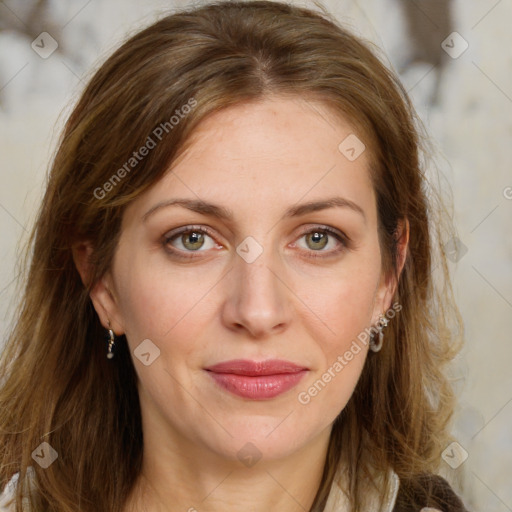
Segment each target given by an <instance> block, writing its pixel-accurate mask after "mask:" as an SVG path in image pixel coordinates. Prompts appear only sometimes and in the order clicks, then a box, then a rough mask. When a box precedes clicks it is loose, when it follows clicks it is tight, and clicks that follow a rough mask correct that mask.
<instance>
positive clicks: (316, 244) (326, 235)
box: [299, 226, 348, 258]
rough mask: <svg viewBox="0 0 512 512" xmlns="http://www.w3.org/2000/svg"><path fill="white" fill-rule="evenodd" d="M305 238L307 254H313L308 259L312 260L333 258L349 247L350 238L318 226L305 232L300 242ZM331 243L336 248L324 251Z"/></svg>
mask: <svg viewBox="0 0 512 512" xmlns="http://www.w3.org/2000/svg"><path fill="white" fill-rule="evenodd" d="M303 238H304V239H305V241H306V250H307V252H309V253H311V254H308V257H311V258H323V257H328V256H332V255H334V254H338V253H339V252H341V251H343V250H344V249H345V248H347V247H348V237H346V236H345V235H343V234H342V233H341V232H338V231H337V230H334V229H332V228H330V227H328V226H316V227H314V228H312V229H309V230H307V231H304V232H303V233H302V235H301V237H300V239H299V240H301V239H303ZM331 241H333V244H331V245H334V246H335V247H334V248H333V249H331V250H324V249H325V247H327V246H328V245H329V243H330V242H331ZM308 249H309V250H308ZM315 253H321V254H315Z"/></svg>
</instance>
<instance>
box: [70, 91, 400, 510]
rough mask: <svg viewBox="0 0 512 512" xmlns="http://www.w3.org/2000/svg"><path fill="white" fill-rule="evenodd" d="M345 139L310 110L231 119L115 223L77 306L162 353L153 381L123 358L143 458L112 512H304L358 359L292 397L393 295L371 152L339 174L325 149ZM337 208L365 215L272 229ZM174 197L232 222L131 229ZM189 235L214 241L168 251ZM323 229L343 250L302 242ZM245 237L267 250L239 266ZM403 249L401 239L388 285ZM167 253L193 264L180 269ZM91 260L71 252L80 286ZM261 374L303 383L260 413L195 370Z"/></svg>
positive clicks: (176, 212) (289, 106)
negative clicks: (106, 259)
mask: <svg viewBox="0 0 512 512" xmlns="http://www.w3.org/2000/svg"><path fill="white" fill-rule="evenodd" d="M313 107H314V108H313ZM327 121H328V122H327ZM351 133H354V130H353V129H352V127H351V126H350V124H349V123H348V122H346V121H343V120H340V119H339V118H338V117H336V118H335V117H334V116H333V115H332V113H331V112H329V110H327V108H326V107H325V106H323V105H322V104H321V103H314V102H311V101H307V102H306V101H304V100H302V99H300V98H291V97H271V98H270V97H269V98H266V99H265V100H261V101H259V102H257V103H248V104H243V105H237V106H234V107H230V108H229V109H227V110H224V111H221V112H217V113H215V114H213V115H211V116H210V117H208V118H207V119H206V120H205V121H204V122H203V123H202V124H201V126H200V127H199V128H198V129H197V130H196V132H195V134H194V139H193V142H192V144H191V146H190V148H189V150H188V151H187V152H186V153H184V154H183V155H182V156H181V157H180V158H179V159H178V160H177V161H175V162H174V164H173V166H172V168H171V169H170V172H168V173H167V174H166V175H165V176H164V177H163V178H162V179H161V180H160V181H159V182H158V183H156V184H155V185H154V186H153V187H152V188H151V189H149V190H148V191H147V192H145V193H144V194H143V195H141V196H140V197H138V198H137V199H136V200H135V201H134V202H133V203H131V204H130V205H129V207H128V208H127V210H126V211H125V214H124V217H123V224H122V232H121V237H120V241H119V245H118V248H117V251H116V253H115V257H114V261H113V264H112V267H111V270H110V271H109V272H108V273H107V274H105V275H104V276H103V278H102V279H101V280H100V281H99V282H98V283H97V284H96V285H95V287H94V289H93V292H92V293H91V299H92V301H93V303H94V307H95V308H96V311H97V313H98V315H99V317H100V319H101V322H102V324H103V325H104V327H105V328H108V326H109V323H110V325H111V328H112V329H113V330H114V332H115V333H116V334H117V335H120V334H122V333H125V334H126V336H127V340H128V343H129V346H130V349H131V351H132V355H133V351H134V350H135V349H136V348H137V346H138V345H139V344H140V343H141V342H142V341H143V340H145V339H150V340H151V341H152V343H154V344H155V345H156V346H157V347H158V348H159V349H160V356H159V357H158V358H156V359H155V360H154V362H152V364H150V365H149V366H145V365H144V364H142V363H141V361H140V360H139V359H138V358H137V357H133V360H134V365H135V368H136V372H137V375H138V379H139V383H138V387H139V395H140V402H141V412H142V419H143V432H144V456H143V472H142V473H143V474H142V476H141V478H140V479H139V481H138V482H137V485H136V486H135V487H134V489H133V491H132V494H131V496H130V498H129V499H128V501H127V503H126V504H125V508H124V511H125V512H127V511H131V510H133V511H135V510H137V511H141V510H147V511H171V510H172V511H177V510H180V511H187V510H189V511H192V510H198V511H201V512H203V511H204V512H208V511H220V510H222V511H224V512H225V511H227V512H229V511H235V510H236V511H239V510H251V511H255V512H259V511H261V512H267V511H268V510H281V511H283V512H292V511H293V512H298V511H300V512H303V511H304V510H309V508H310V507H311V505H312V503H313V500H314V497H315V494H316V492H317V490H318V487H319V484H320V479H321V474H322V470H323V466H324V462H325V456H326V452H327V445H328V440H329V434H330V432H331V428H332V423H333V421H334V420H335V418H336V417H337V416H338V414H339V413H340V411H341V410H342V409H343V408H344V407H345V405H346V403H347V402H348V400H349V398H350V396H351V394H352V392H353V390H354V387H355V385H356V383H357V380H358V378H359V376H360V374H361V371H362V368H363V365H364V362H365V358H366V355H367V351H368V347H367V346H364V345H362V350H361V351H360V352H359V353H358V354H357V355H355V356H354V358H353V359H352V361H350V362H349V363H348V364H347V365H346V366H345V367H344V369H343V371H341V372H339V373H338V374H337V375H336V377H335V378H333V379H332V380H331V382H329V383H328V384H327V385H326V386H325V388H324V389H322V390H321V392H319V393H318V394H317V395H316V396H314V397H312V398H311V400H310V401H309V403H307V404H301V403H300V402H299V401H298V394H299V393H300V392H302V391H304V390H307V389H308V388H309V387H310V386H311V385H312V384H313V383H314V382H315V381H317V380H318V379H319V378H320V377H321V375H322V374H323V373H324V372H325V371H326V370H327V369H328V368H329V367H332V365H333V363H334V362H335V361H336V358H337V357H338V356H340V355H343V354H344V353H345V352H346V350H347V349H348V348H349V347H350V345H351V343H352V341H353V340H355V339H356V337H357V335H358V334H359V333H361V332H362V331H364V329H365V328H368V327H370V326H371V325H373V324H376V322H377V320H378V317H379V314H381V313H384V312H385V311H386V310H387V309H388V308H389V307H390V305H391V301H392V297H393V293H394V291H395V288H396V282H395V281H394V280H393V279H392V278H391V277H389V278H388V277H386V276H385V275H383V273H382V270H381V264H380V262H381V254H380V247H379V243H378V236H377V211H376V201H375V194H374V191H373V188H372V185H371V182H370V177H369V172H368V157H369V155H368V152H369V150H366V151H365V152H363V153H362V154H361V156H359V157H358V158H357V159H356V160H355V161H352V162H351V161H349V160H348V159H347V158H346V157H345V156H344V155H343V154H342V153H341V152H340V151H339V149H338V145H339V144H340V142H341V141H342V140H343V139H344V138H345V137H347V136H348V135H349V134H351ZM333 196H341V197H343V198H345V199H348V200H350V201H352V202H354V203H355V204H357V205H358V206H359V207H360V208H361V209H362V211H363V214H364V215H363V214H361V213H359V212H357V211H355V210H353V209H351V208H349V207H335V208H328V209H324V210H321V211H316V212H312V213H307V214H305V215H302V216H300V217H294V218H283V214H284V211H285V210H286V209H287V208H288V207H291V206H295V205H296V204H298V203H300V204H302V203H305V202H309V201H314V200H320V199H326V198H330V197H333ZM178 197H179V198H190V199H202V200H205V201H208V202H212V203H215V204H218V205H222V206H224V207H226V208H229V209H230V210H231V211H232V213H233V219H232V220H231V221H225V220H220V219H217V218H215V217H213V216H210V215H204V214H201V213H197V212H192V211H190V210H188V209H186V208H184V207H181V206H168V207H163V208H159V209H157V210H155V211H154V212H153V213H152V214H151V215H149V217H147V218H146V220H145V221H144V220H143V216H144V214H145V213H146V212H148V211H149V210H151V209H152V208H153V207H154V206H155V205H157V204H158V203H160V202H162V201H168V200H170V199H172V198H178ZM188 225H193V226H194V227H195V228H197V227H198V226H209V227H210V228H211V230H212V232H213V237H210V235H204V244H203V245H202V246H201V242H197V241H194V240H193V239H192V240H191V239H190V236H189V237H188V238H187V237H182V236H181V235H180V236H177V237H175V238H174V239H173V240H172V241H168V242H166V240H165V236H166V235H167V238H168V235H169V234H170V233H171V232H173V231H175V230H176V229H177V228H180V227H183V226H188ZM322 226H330V227H332V228H333V229H334V230H338V231H339V232H341V233H344V234H345V235H346V236H347V237H348V238H349V240H350V241H349V242H348V243H347V245H346V246H345V245H343V243H342V242H340V241H338V240H337V239H336V238H335V237H334V236H332V235H329V234H328V235H327V236H328V238H327V240H325V239H322V238H321V239H320V241H319V240H318V239H312V236H311V235H305V234H304V231H308V230H309V229H310V228H311V229H313V230H314V228H320V227H322ZM317 230H318V229H317ZM192 231H194V229H192ZM190 234H191V233H189V235H190ZM248 236H250V237H253V238H254V239H255V240H256V241H257V242H258V244H259V245H260V246H261V247H262V249H263V252H262V253H261V254H260V255H259V256H258V257H257V258H256V259H255V261H253V262H251V263H248V262H247V261H246V260H244V259H243V258H242V257H240V256H239V255H238V254H237V252H236V248H237V246H239V245H240V244H241V242H242V241H244V239H245V238H246V237H248ZM183 238H185V240H184V239H183ZM407 240H408V232H407V230H404V231H403V232H402V236H401V238H400V244H399V250H400V254H401V260H400V261H401V262H400V270H401V266H402V264H403V260H404V258H405V252H406V247H407ZM187 241H188V242H187ZM326 242H327V243H326ZM184 243H185V244H187V243H188V245H183V244H184ZM169 248H174V249H175V250H176V251H177V252H180V251H181V254H185V253H187V250H188V253H187V254H192V255H193V256H195V258H194V259H189V260H187V259H179V258H178V257H176V256H172V254H171V252H170V249H169ZM191 248H192V249H191ZM194 248H196V250H195V251H194V250H193V249H194ZM336 249H340V251H338V252H336ZM91 250H92V248H91V247H90V245H89V244H87V243H84V244H82V245H81V246H79V247H78V248H77V249H76V251H75V261H76V262H77V267H78V269H79V271H80V273H81V274H82V278H83V279H84V280H86V279H87V255H88V254H89V253H90V251H91ZM315 255H318V256H319V257H318V258H314V257H313V256H315ZM322 255H323V256H322ZM273 358H276V359H285V360H289V361H292V362H294V363H297V364H300V365H304V366H306V367H307V368H309V372H308V373H307V374H306V376H305V377H304V378H303V379H302V381H301V382H300V383H299V384H298V386H296V387H295V388H293V389H292V390H290V391H287V392H286V393H284V394H282V395H280V396H278V397H275V398H273V399H270V400H249V399H244V398H241V397H238V396H235V395H232V394H231V393H229V392H227V391H225V390H224V389H222V388H220V387H219V386H218V385H217V384H216V382H214V380H213V379H212V378H211V376H210V375H209V374H208V373H207V372H206V371H205V370H204V368H205V367H207V366H210V365H212V364H215V363H218V362H222V361H226V360H231V359H253V360H258V361H260V360H264V359H273ZM248 442H250V443H252V446H253V447H254V448H253V447H251V448H250V450H253V452H255V453H258V454H261V459H260V460H259V461H258V462H257V463H256V464H254V465H253V466H252V467H247V466H246V465H244V464H243V463H242V462H241V461H240V460H239V457H238V456H237V452H238V451H239V450H240V449H241V448H242V447H244V445H246V443H248Z"/></svg>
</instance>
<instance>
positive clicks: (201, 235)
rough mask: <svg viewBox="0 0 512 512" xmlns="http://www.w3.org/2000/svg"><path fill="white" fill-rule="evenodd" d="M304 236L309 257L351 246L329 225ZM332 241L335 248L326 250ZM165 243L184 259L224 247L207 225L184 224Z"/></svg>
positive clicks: (302, 236)
mask: <svg viewBox="0 0 512 512" xmlns="http://www.w3.org/2000/svg"><path fill="white" fill-rule="evenodd" d="M303 238H304V239H305V240H306V247H305V251H306V252H307V253H309V254H308V255H307V257H310V258H325V257H329V256H333V255H336V254H338V253H340V252H341V251H343V250H344V249H346V248H347V247H348V246H349V239H348V237H347V236H345V235H344V234H343V233H341V232H338V231H337V230H334V229H333V228H330V227H329V226H316V227H314V228H311V229H309V230H307V231H304V232H302V234H301V235H300V237H299V240H301V239H303ZM331 241H333V243H332V244H331V245H334V248H331V249H330V250H324V249H325V248H326V247H328V246H329V244H330V242H331ZM163 245H164V247H165V248H166V250H168V251H169V252H171V253H172V254H173V255H174V256H176V257H178V258H184V259H191V258H195V257H196V256H195V254H194V253H198V252H206V251H208V250H210V249H214V248H217V249H221V248H222V246H221V245H219V244H217V243H216V242H215V240H214V235H213V232H212V231H211V230H210V229H209V228H208V227H206V226H184V227H183V228H180V229H179V230H177V231H173V232H171V233H169V234H168V235H166V236H164V240H163ZM296 245H297V244H296V243H294V244H292V246H296ZM315 253H317V254H315Z"/></svg>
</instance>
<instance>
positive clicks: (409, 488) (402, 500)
mask: <svg viewBox="0 0 512 512" xmlns="http://www.w3.org/2000/svg"><path fill="white" fill-rule="evenodd" d="M424 507H430V508H433V509H438V510H441V511H442V512H468V509H467V508H466V507H465V506H464V504H463V503H462V501H461V499H460V498H459V497H458V496H457V494H455V492H454V491H453V489H452V488H451V487H450V484H449V483H448V482H447V481H446V480H445V479H444V478H442V477H441V476H439V475H422V476H420V477H418V478H415V479H414V480H410V481H408V480H401V481H400V487H399V489H398V494H397V497H396V501H395V506H394V507H393V512H419V511H420V510H421V509H422V508H424Z"/></svg>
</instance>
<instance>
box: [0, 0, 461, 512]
mask: <svg viewBox="0 0 512 512" xmlns="http://www.w3.org/2000/svg"><path fill="white" fill-rule="evenodd" d="M272 95H286V96H296V97H297V96H298V97H301V98H303V99H305V100H306V101H307V100H308V99H311V100H319V101H321V102H323V104H325V105H326V106H328V107H329V108H330V110H331V111H332V112H334V113H335V114H338V115H340V116H342V117H343V118H345V119H348V120H349V121H350V122H351V123H352V125H353V126H354V127H355V128H357V130H358V133H361V134H362V137H364V140H365V144H366V145H367V147H368V149H369V154H370V161H371V164H370V169H369V172H370V175H371V179H372V184H373V187H374V190H375V195H376V201H377V210H378V225H379V243H380V245H381V253H382V265H383V269H384V270H385V271H387V272H394V273H395V276H396V277H398V273H397V244H396V242H397V240H396V235H397V229H398V226H399V223H400V221H401V220H404V219H407V221H408V222H409V226H410V238H409V247H408V253H407V256H406V260H405V265H404V268H403V271H402V273H401V274H400V276H399V282H398V287H397V290H396V294H395V297H394V299H393V301H394V302H395V301H396V302H398V303H399V304H401V306H402V309H401V311H400V313H399V314H398V315H397V316H396V318H395V319H394V320H393V321H392V322H391V324H390V326H389V327H388V329H387V330H386V342H385V344H384V347H383V349H382V350H381V351H380V352H379V353H378V354H376V353H372V352H370V353H369V354H368V357H367V360H366V363H365V366H364V368H363V371H362V374H361V377H360V379H359V381H358V383H357V386H356V389H355V391H354V393H353V395H352V397H351V398H350V400H349V402H348V404H347V405H346V407H345V408H344V409H343V411H342V412H341V414H340V415H339V416H338V418H337V419H336V421H335V423H334V425H333V428H332V434H331V438H330V443H329V449H328V453H327V458H326V463H325V468H324V473H323V476H322V481H321V484H320V487H319V489H318V493H317V495H316V497H315V500H314V504H313V507H312V509H311V510H312V511H321V510H323V509H324V506H325V503H326V499H327V495H328V493H329V489H330V487H331V485H332V482H333V479H334V478H335V472H336V469H337V468H338V467H339V465H340V462H341V456H342V454H344V456H346V460H347V464H348V466H347V468H348V475H349V482H350V483H349V491H350V500H351V504H352V507H353V509H354V510H361V509H362V508H363V503H364V492H363V490H362V487H361V482H362V480H363V479H364V478H365V477H366V476H368V475H370V471H369V468H370V467H375V468H377V469H378V470H381V471H382V472H386V470H388V469H389V468H392V469H393V470H394V471H395V472H396V473H397V474H398V476H399V477H400V479H401V481H402V482H405V483H407V482H409V483H411V485H412V484H413V483H414V481H415V479H417V478H419V475H421V474H424V473H430V472H436V471H438V470H439V464H440V454H441V452H442V450H443V449H444V448H445V447H446V445H447V443H448V442H449V439H450V436H449V427H450V420H451V416H452V413H453V408H454V403H455V402H454V400H455V395H454V391H453V389H452V387H451V385H450V383H449V380H448V379H447V377H446V372H445V370H446V369H447V364H448V363H449V362H450V360H451V359H453V357H454V356H455V355H456V353H457V351H458V350H459V349H460V342H461V340H462V336H461V334H460V332H461V325H462V324H461V319H460V315H459V312H458V310H457V308H456V306H455V303H454V300H453V293H452V289H451V284H450V279H449V272H448V268H447V263H446V255H445V252H444V250H443V240H444V241H446V240H447V237H448V236H450V235H451V233H452V232H451V231H450V230H451V221H450V220H449V215H448V212H447V210H446V208H445V207H443V201H442V200H441V197H440V195H439V194H438V193H437V192H436V191H435V187H433V186H432V184H431V182H430V180H429V179H428V178H427V176H426V173H427V169H426V166H425V165H424V164H423V163H421V160H422V158H421V156H422V154H424V153H425V154H426V153H427V151H425V147H426V142H425V140H423V139H425V137H424V136H423V132H422V128H421V123H419V121H418V119H417V116H416V114H415V113H414V109H413V107H412V105H411V102H410V99H409V98H408V96H407V93H406V91H405V90H404V88H403V86H402V85H401V83H400V81H399V80H398V79H397V78H396V76H395V74H394V73H393V72H392V71H391V70H390V69H389V67H388V66H386V65H385V64H384V63H383V61H382V60H381V58H380V57H379V54H378V49H377V48H374V47H373V46H372V45H371V44H370V43H368V42H366V41H364V40H362V39H361V38H360V37H358V36H355V35H354V34H352V33H351V32H350V31H349V30H347V29H346V28H345V27H343V26H342V25H341V24H339V23H338V22H337V21H336V20H334V19H332V18H331V16H330V15H329V14H328V13H325V12H323V13H321V12H317V11H316V10H311V9H306V8H300V7H297V6H291V5H287V4H285V3H279V2H271V1H247V2H241V1H224V2H216V3H210V4H207V5H203V6H201V7H196V8H191V9H188V10H182V11H179V12H175V13H173V14H171V15H167V16H166V17H163V18H162V19H160V20H159V21H157V22H156V23H154V24H152V25H151V26H149V27H148V28H145V29H144V30H142V31H140V32H138V33H136V34H135V35H133V36H131V37H130V38H129V39H128V40H127V41H126V42H125V43H124V44H122V46H120V47H119V48H118V49H117V50H116V51H115V52H114V53H113V54H112V55H111V56H110V57H109V58H108V59H107V60H106V61H105V62H104V63H103V64H102V65H101V66H100V67H99V69H98V70H97V71H96V72H95V73H94V74H93V76H92V78H91V79H90V81H89V83H88V85H87V86H86V88H85V90H84V92H83V93H82V95H81V97H80V99H79V100H78V102H77V104H76V106H75V107H74V109H73V111H72V113H71V115H70V116H69V119H68V120H67V123H66V125H65V128H64V131H63V134H62V136H61V139H60V141H59V145H58V148H57V151H56V153H55V156H54V158H53V161H52V165H51V166H50V169H49V173H48V180H47V186H46V190H45V194H44V198H43V200H42V204H41V206H40V209H39V211H38V215H37V219H36V222H35V225H34V228H33V231H32V233H31V236H30V240H29V242H28V244H27V248H26V253H25V259H24V261H23V263H22V268H23V269H24V271H23V274H22V275H23V278H22V280H21V281H20V283H21V284H20V290H21V294H20V298H19V306H18V309H17V311H16V316H15V321H14V323H13V326H12V329H11V331H10V333H9V336H8V339H7V342H6V345H5V349H4V351H3V353H2V356H1V365H0V375H1V383H0V484H2V485H5V483H6V482H7V481H8V479H9V478H10V477H11V476H12V475H13V474H14V473H15V472H19V473H20V480H21V481H24V479H25V475H26V473H27V468H28V467H29V466H33V469H34V471H35V476H36V481H37V489H36V492H35V493H34V495H33V498H34V499H33V506H32V508H31V510H34V511H35V510H38V511H43V510H44V511H55V512H72V511H75V510H77V506H78V508H79V509H80V510H81V511H83V512H96V511H98V510H101V511H105V512H119V511H120V510H121V509H122V506H123V504H124V503H125V502H126V499H127V496H128V495H129V492H130V490H131V489H132V487H133V485H134V482H135V481H136V478H137V476H138V475H139V473H140V470H141V461H142V448H143V443H142V439H143V437H142V436H143V432H142V426H141V415H140V405H139V399H138V393H137V386H136V374H135V370H134V366H133V363H132V359H131V355H130V352H129V350H128V347H127V344H126V339H125V338H124V337H123V336H121V337H120V340H119V342H118V343H117V345H118V346H119V348H118V349H117V353H116V359H115V360H114V361H112V362H111V361H109V360H107V358H106V357H105V348H106V339H105V330H104V329H103V327H102V326H101V324H100V321H99V318H98V316H97V315H96V312H95V310H94V308H93V306H92V302H91V300H90V297H89V293H90V291H91V289H92V287H93V285H94V283H95V282H97V280H98V279H99V278H100V277H101V276H102V275H103V274H104V273H105V271H106V270H107V269H109V267H110V265H111V263H112V260H113V255H114V252H115V250H116V245H117V242H118V239H119V235H120V229H121V220H122V217H123V212H124V210H125V208H126V206H127V205H128V204H130V202H132V201H133V200H134V199H135V198H137V197H138V196H139V195H140V194H142V193H143V192H144V191H146V190H147V189H148V188H149V187H151V186H152V185H153V184H155V183H156V182H157V181H158V180H159V179H160V178H161V177H162V176H163V175H164V173H165V172H166V171H167V170H168V169H169V166H170V164H171V163H172V162H173V160H174V159H175V158H177V156H178V155H179V154H181V153H182V152H183V151H185V150H186V148H187V144H188V143H189V141H190V135H192V134H193V133H194V130H195V128H196V127H197V126H198V124H199V123H200V122H201V121H203V120H204V119H205V118H206V116H208V115H209V114H211V113H214V112H217V111H219V110H221V109H225V108H227V107H229V106H231V105H236V104H240V103H247V102H253V101H260V100H262V99H264V98H265V97H268V96H272ZM192 100H193V102H192ZM192 103H193V105H194V108H191V109H189V110H190V112H189V113H188V114H187V115H184V116H182V118H180V122H179V123H176V124H175V125H173V127H172V129H170V128H169V127H168V125H169V119H171V118H172V116H174V115H177V110H178V111H179V112H181V110H179V109H182V110H183V111H184V110H185V109H184V107H183V106H184V105H187V104H188V105H192ZM165 122H167V125H165V126H167V128H168V129H166V130H163V131H162V130H161V131H162V134H161V135H162V141H163V142H162V143H158V144H156V146H155V147H154V148H153V149H151V151H150V152H149V153H148V154H147V156H146V157H145V158H144V159H141V160H140V161H137V163H136V165H135V166H134V168H133V169H131V170H130V172H125V173H122V172H121V169H122V168H123V165H124V164H125V163H126V162H129V161H130V158H133V152H134V151H135V150H137V149H138V148H140V147H142V146H143V145H144V144H145V143H146V141H147V140H148V136H150V135H151V134H153V133H154V130H155V129H156V127H159V126H162V123H165ZM340 142H341V141H340ZM132 163H133V162H132ZM116 170H118V171H117V176H118V177H120V174H122V179H119V180H117V179H115V181H113V176H114V174H116ZM125 170H126V167H125ZM107 183H110V186H108V185H106V184H107ZM99 189H101V190H103V192H104V191H105V190H107V191H108V193H103V192H101V193H100V192H98V190H99ZM83 240H89V241H90V242H91V243H92V246H93V247H94V252H93V254H92V256H91V260H90V265H91V274H90V281H89V282H88V283H87V284H86V285H84V284H83V283H82V281H81V279H80V275H79V273H78V272H77V269H76V267H75V264H74V261H73V254H72V250H73V248H74V247H75V246H76V245H77V244H78V243H80V242H81V241H83ZM434 270H436V272H437V273H438V279H437V278H436V279H435V278H434V277H435V276H434V274H433V271H434ZM43 441H47V442H48V443H49V444H50V445H51V446H52V447H53V448H54V449H55V450H56V451H57V453H58V459H57V460H56V461H55V462H54V463H53V464H52V465H51V466H50V467H48V468H47V469H44V470H43V469H42V468H40V467H39V466H38V465H37V464H33V460H32V458H31V453H32V452H33V450H34V449H35V448H36V447H38V446H39V445H40V443H41V442H43ZM22 490H23V488H22V486H18V492H17V495H16V503H17V510H18V511H20V510H22V508H21V505H22V495H21V492H22Z"/></svg>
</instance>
